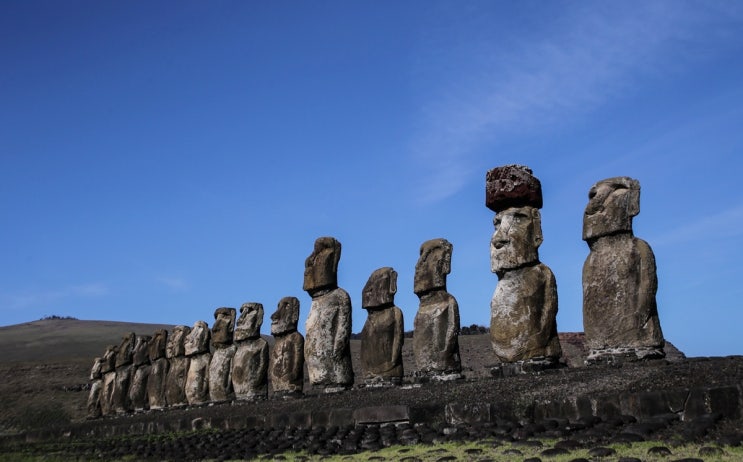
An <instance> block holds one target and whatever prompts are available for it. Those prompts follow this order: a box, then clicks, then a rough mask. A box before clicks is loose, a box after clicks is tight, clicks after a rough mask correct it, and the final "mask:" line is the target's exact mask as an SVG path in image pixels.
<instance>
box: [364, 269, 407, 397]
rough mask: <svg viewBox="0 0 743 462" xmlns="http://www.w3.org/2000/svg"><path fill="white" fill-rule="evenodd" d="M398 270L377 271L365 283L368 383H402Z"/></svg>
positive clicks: (365, 366) (365, 340) (365, 335)
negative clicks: (396, 304) (396, 297)
mask: <svg viewBox="0 0 743 462" xmlns="http://www.w3.org/2000/svg"><path fill="white" fill-rule="evenodd" d="M396 292H397V272H396V271H395V270H393V269H392V268H390V267H384V268H379V269H376V270H374V272H373V273H372V274H371V276H369V280H368V281H367V282H366V285H365V286H364V291H363V293H362V296H361V306H362V307H363V308H364V309H365V310H367V312H368V313H369V314H368V317H367V318H366V322H365V323H364V328H363V329H362V330H361V369H362V370H363V371H364V383H365V384H366V385H367V386H385V385H400V384H401V383H402V375H403V368H402V344H403V342H404V334H405V330H404V322H403V317H402V310H400V308H398V307H396V306H395V293H396Z"/></svg>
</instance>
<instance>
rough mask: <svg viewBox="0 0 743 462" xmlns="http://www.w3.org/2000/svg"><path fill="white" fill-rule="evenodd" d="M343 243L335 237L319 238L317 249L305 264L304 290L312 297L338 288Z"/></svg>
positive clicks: (316, 242) (316, 244) (316, 243)
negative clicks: (323, 291)
mask: <svg viewBox="0 0 743 462" xmlns="http://www.w3.org/2000/svg"><path fill="white" fill-rule="evenodd" d="M340 259H341V243H340V242H338V241H337V240H336V239H335V238H333V237H319V238H317V240H316V241H315V249H314V250H313V251H312V253H311V254H310V256H309V257H307V259H306V260H305V262H304V285H303V286H302V289H303V290H305V291H306V292H307V293H309V294H310V296H312V294H314V293H316V292H320V291H322V290H326V289H331V290H332V289H335V288H336V287H338V262H339V261H340Z"/></svg>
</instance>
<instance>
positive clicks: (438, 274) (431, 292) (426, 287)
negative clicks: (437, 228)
mask: <svg viewBox="0 0 743 462" xmlns="http://www.w3.org/2000/svg"><path fill="white" fill-rule="evenodd" d="M452 249H453V246H452V245H451V243H450V242H449V241H447V240H446V239H431V240H429V241H426V242H424V243H423V244H422V245H421V248H420V257H419V258H418V263H416V265H415V280H414V283H413V291H414V292H415V294H416V295H417V296H418V298H419V299H420V305H419V306H418V312H417V313H416V315H415V321H414V326H413V354H414V356H415V364H416V366H417V368H418V371H417V373H418V374H419V375H421V376H423V377H428V378H431V379H433V380H455V379H459V378H462V374H461V372H462V362H461V359H460V356H459V305H458V304H457V299H455V298H454V297H453V296H452V295H451V294H450V293H449V292H447V291H446V275H447V274H449V273H450V272H451V255H452Z"/></svg>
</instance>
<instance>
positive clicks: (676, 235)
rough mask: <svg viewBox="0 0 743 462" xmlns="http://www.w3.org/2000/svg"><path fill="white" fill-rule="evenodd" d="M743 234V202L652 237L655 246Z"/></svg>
mask: <svg viewBox="0 0 743 462" xmlns="http://www.w3.org/2000/svg"><path fill="white" fill-rule="evenodd" d="M741 235H743V204H741V205H739V206H737V207H734V208H732V209H729V210H723V211H721V212H718V213H715V214H712V215H708V216H706V217H700V218H695V219H694V221H693V222H690V223H689V224H687V225H684V226H679V227H678V228H676V229H672V230H669V231H665V232H664V233H663V234H662V235H660V236H656V237H655V238H653V239H652V243H653V246H657V247H660V246H665V245H678V244H683V243H687V242H694V241H699V240H700V238H701V237H703V238H704V240H705V241H715V240H719V239H730V238H736V237H740V236H741Z"/></svg>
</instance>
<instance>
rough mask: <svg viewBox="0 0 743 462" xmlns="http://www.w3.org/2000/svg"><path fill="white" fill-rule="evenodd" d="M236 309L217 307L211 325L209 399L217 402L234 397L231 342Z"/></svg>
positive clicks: (233, 349) (234, 348)
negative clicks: (211, 349) (211, 348)
mask: <svg viewBox="0 0 743 462" xmlns="http://www.w3.org/2000/svg"><path fill="white" fill-rule="evenodd" d="M236 313H237V310H235V309H234V308H224V307H223V308H217V309H216V311H214V325H213V326H212V347H213V350H214V351H213V352H212V361H211V363H210V364H209V399H210V400H211V401H212V402H215V403H218V402H223V401H230V400H232V398H234V393H233V391H232V359H233V358H234V357H235V351H236V350H237V347H235V345H234V344H233V343H232V339H233V331H234V329H235V317H236V315H237V314H236Z"/></svg>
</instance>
